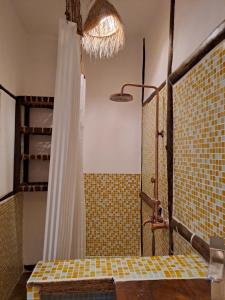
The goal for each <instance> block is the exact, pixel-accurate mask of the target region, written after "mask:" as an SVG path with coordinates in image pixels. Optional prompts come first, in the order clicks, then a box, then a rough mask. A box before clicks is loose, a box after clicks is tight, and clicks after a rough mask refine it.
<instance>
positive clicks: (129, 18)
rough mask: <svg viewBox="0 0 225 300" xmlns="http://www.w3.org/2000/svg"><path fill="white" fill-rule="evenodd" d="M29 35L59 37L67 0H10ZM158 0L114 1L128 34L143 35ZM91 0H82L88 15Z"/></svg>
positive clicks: (155, 9) (112, 0) (155, 11)
mask: <svg viewBox="0 0 225 300" xmlns="http://www.w3.org/2000/svg"><path fill="white" fill-rule="evenodd" d="M11 1H12V3H13V5H14V6H15V9H16V11H17V14H18V16H19V18H20V19H21V22H22V24H23V25H24V28H25V30H26V31H27V33H29V34H33V35H34V34H35V35H50V36H57V32H58V20H59V18H60V17H63V16H64V11H65V2H66V1H65V0H11ZM159 2H160V1H159V0H111V3H112V4H114V5H115V7H116V8H117V10H118V11H119V13H120V15H121V17H122V19H123V22H124V25H125V29H126V32H127V34H130V35H137V34H140V35H142V34H144V33H145V32H146V30H147V28H148V26H149V24H150V21H151V17H152V16H154V15H156V13H157V10H158V9H157V8H158V5H159ZM89 3H90V0H81V5H82V12H83V14H85V12H86V11H87V8H88V6H89Z"/></svg>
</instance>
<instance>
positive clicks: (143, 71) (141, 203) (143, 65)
mask: <svg viewBox="0 0 225 300" xmlns="http://www.w3.org/2000/svg"><path fill="white" fill-rule="evenodd" d="M145 59H146V56H145V38H144V39H143V62H142V84H145ZM144 98H145V89H144V88H142V96H141V101H142V110H143V103H144ZM142 120H143V115H142ZM141 128H142V130H141V136H142V137H141V191H142V165H143V122H142V125H141ZM142 213H143V200H142V198H140V220H141V256H143V225H142V224H143V217H142Z"/></svg>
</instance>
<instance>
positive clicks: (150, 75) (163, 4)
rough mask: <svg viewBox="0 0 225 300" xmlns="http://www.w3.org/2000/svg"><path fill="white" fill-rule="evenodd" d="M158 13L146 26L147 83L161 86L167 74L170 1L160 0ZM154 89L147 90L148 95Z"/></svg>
mask: <svg viewBox="0 0 225 300" xmlns="http://www.w3.org/2000/svg"><path fill="white" fill-rule="evenodd" d="M158 5H159V6H158V13H157V14H155V15H154V17H153V18H152V20H151V26H146V33H145V38H146V71H145V76H146V79H145V82H146V84H153V85H157V86H159V85H160V84H161V83H162V82H163V81H164V80H165V79H166V74H167V61H168V45H169V14H170V1H165V0H159V4H158ZM151 93H152V91H149V90H146V94H145V96H146V97H148V96H149V95H150V94H151Z"/></svg>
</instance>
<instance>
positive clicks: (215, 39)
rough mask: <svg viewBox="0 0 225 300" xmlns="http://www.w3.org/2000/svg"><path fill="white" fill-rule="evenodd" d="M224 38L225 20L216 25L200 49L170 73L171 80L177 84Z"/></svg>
mask: <svg viewBox="0 0 225 300" xmlns="http://www.w3.org/2000/svg"><path fill="white" fill-rule="evenodd" d="M224 39H225V20H224V21H223V22H222V23H220V24H219V25H218V26H217V27H216V29H215V30H214V31H213V32H212V33H211V34H210V35H209V36H208V38H207V39H206V40H205V41H204V42H203V43H202V44H201V45H200V46H199V47H198V49H196V50H195V51H194V52H193V54H191V56H189V57H188V58H187V59H186V60H185V61H184V62H183V63H182V64H181V65H180V66H179V67H178V68H177V69H176V70H175V71H174V72H173V73H172V74H170V76H169V79H170V82H171V83H172V84H175V83H176V82H177V81H178V80H180V79H181V78H182V77H183V76H184V75H185V74H186V73H187V72H188V71H190V70H191V69H192V68H193V67H194V66H195V65H196V64H197V63H199V62H200V60H201V59H202V58H203V57H204V56H205V55H207V54H208V53H209V52H210V51H211V50H212V49H213V48H215V46H217V45H218V44H219V43H220V42H222V41H223V40H224Z"/></svg>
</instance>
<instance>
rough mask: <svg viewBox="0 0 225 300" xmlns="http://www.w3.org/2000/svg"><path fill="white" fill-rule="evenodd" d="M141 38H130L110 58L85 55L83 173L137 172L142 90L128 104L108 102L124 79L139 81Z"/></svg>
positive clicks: (132, 90) (139, 159)
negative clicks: (85, 90) (123, 46)
mask: <svg viewBox="0 0 225 300" xmlns="http://www.w3.org/2000/svg"><path fill="white" fill-rule="evenodd" d="M141 70H142V39H141V38H136V37H133V38H129V39H127V41H126V46H125V49H124V50H123V51H122V52H120V53H119V54H118V56H115V57H114V58H112V59H110V60H104V61H91V60H90V59H89V58H86V72H85V73H86V78H87V98H86V112H85V131H84V172H85V173H140V162H141V91H140V90H137V89H133V88H131V89H129V90H127V91H129V92H130V93H132V94H133V95H134V101H133V102H130V103H116V102H112V101H109V97H110V95H111V94H113V93H118V92H120V89H121V86H122V85H123V84H124V83H126V82H134V83H138V82H141Z"/></svg>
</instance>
